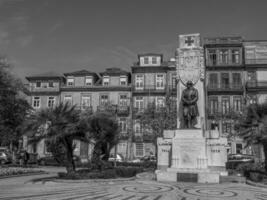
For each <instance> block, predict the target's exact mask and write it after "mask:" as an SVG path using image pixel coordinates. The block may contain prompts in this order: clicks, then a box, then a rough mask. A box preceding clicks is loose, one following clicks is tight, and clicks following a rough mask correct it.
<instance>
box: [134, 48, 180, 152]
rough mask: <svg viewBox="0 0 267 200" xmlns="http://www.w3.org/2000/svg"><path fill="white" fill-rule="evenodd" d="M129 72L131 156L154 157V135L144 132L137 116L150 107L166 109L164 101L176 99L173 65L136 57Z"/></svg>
mask: <svg viewBox="0 0 267 200" xmlns="http://www.w3.org/2000/svg"><path fill="white" fill-rule="evenodd" d="M131 68H132V98H133V104H132V107H133V115H132V120H133V135H134V137H133V151H134V156H135V157H143V156H145V155H149V154H154V155H155V145H154V143H153V139H152V138H153V136H152V135H151V134H153V133H152V132H151V131H148V130H144V129H143V127H142V125H141V123H140V120H139V115H141V114H142V112H143V111H144V109H145V108H147V106H148V105H149V104H151V103H154V104H155V106H156V108H159V107H163V106H165V102H166V98H167V97H168V98H169V97H171V98H174V99H176V71H175V70H176V68H175V62H174V61H173V62H164V61H163V55H162V54H153V53H147V54H139V55H138V61H137V62H136V63H134V64H133V66H132V67H131Z"/></svg>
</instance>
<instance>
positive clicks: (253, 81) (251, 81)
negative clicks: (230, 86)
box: [248, 71, 257, 87]
mask: <svg viewBox="0 0 267 200" xmlns="http://www.w3.org/2000/svg"><path fill="white" fill-rule="evenodd" d="M256 85H257V75H256V71H248V86H250V87H255V86H256Z"/></svg>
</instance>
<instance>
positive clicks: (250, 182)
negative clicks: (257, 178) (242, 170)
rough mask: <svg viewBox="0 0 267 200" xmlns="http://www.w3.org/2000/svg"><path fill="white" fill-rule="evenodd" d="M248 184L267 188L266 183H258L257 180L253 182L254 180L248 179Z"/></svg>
mask: <svg viewBox="0 0 267 200" xmlns="http://www.w3.org/2000/svg"><path fill="white" fill-rule="evenodd" d="M246 184H248V185H251V186H254V187H261V188H267V185H265V184H262V183H256V182H253V181H250V180H247V181H246Z"/></svg>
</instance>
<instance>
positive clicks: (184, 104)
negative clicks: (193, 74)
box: [179, 81, 199, 129]
mask: <svg viewBox="0 0 267 200" xmlns="http://www.w3.org/2000/svg"><path fill="white" fill-rule="evenodd" d="M197 101H198V91H197V89H195V88H194V87H193V83H192V82H191V81H188V82H187V83H186V89H184V90H183V93H182V97H181V102H180V106H179V107H180V109H179V116H180V128H181V129H190V128H194V126H195V125H196V124H197V116H198V115H199V113H198V107H197Z"/></svg>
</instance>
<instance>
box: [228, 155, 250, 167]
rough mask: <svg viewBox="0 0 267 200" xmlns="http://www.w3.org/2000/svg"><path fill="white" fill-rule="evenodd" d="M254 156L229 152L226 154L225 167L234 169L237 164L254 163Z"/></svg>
mask: <svg viewBox="0 0 267 200" xmlns="http://www.w3.org/2000/svg"><path fill="white" fill-rule="evenodd" d="M254 162H255V160H254V156H253V155H247V154H230V155H228V161H227V163H226V168H227V169H236V167H237V166H238V165H239V164H242V163H254Z"/></svg>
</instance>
